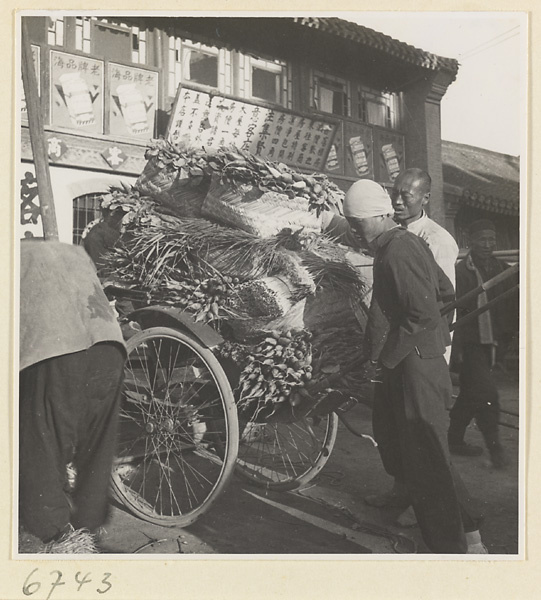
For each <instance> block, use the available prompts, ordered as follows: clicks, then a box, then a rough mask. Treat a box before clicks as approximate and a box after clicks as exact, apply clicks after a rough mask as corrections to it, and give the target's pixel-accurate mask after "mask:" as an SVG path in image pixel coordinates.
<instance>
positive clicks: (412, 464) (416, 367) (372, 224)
mask: <svg viewBox="0 0 541 600" xmlns="http://www.w3.org/2000/svg"><path fill="white" fill-rule="evenodd" d="M392 213H393V208H392V205H391V200H390V198H389V196H388V195H387V193H386V192H385V190H384V189H383V188H382V187H381V186H380V185H378V184H377V183H375V182H373V181H369V180H361V181H358V182H356V183H355V184H353V185H352V186H351V188H350V189H349V191H348V192H347V194H346V197H345V200H344V214H345V216H346V218H347V220H348V222H349V224H350V227H351V229H352V231H353V232H354V234H355V235H356V236H357V237H358V238H359V241H360V242H361V243H363V245H367V246H368V247H369V248H370V251H371V252H372V254H373V255H374V287H373V303H374V305H375V306H378V307H379V310H380V312H381V314H382V315H383V317H384V319H385V320H386V322H387V324H386V335H385V336H384V338H383V342H382V344H380V343H379V340H377V339H376V340H375V341H374V345H377V346H379V347H378V350H377V353H376V356H377V357H378V360H379V366H380V367H381V383H378V384H376V386H375V391H374V395H375V397H374V412H373V429H374V437H375V438H376V441H377V442H378V447H379V451H380V455H381V459H382V462H383V465H384V467H385V470H386V471H387V472H388V473H389V474H390V475H392V476H393V477H395V479H396V480H398V481H400V482H403V484H404V486H405V491H406V494H407V502H408V503H409V502H410V501H411V504H412V506H413V509H414V511H415V516H416V518H417V521H418V523H419V526H420V528H421V532H422V535H423V539H424V541H425V543H426V545H427V546H428V548H429V549H430V551H431V552H434V553H438V554H455V553H456V554H464V553H486V548H485V547H484V546H483V545H482V543H481V539H480V536H479V531H478V525H479V521H480V518H479V516H478V515H477V514H476V513H475V509H474V506H473V501H472V499H471V498H470V496H469V495H468V493H467V491H466V489H465V487H464V485H463V483H462V481H461V480H460V477H459V476H458V474H457V473H456V472H455V471H454V469H453V467H452V465H451V462H450V458H449V450H448V447H447V424H448V417H447V414H446V410H445V405H446V401H447V400H449V398H450V396H451V394H452V387H451V380H450V376H449V370H448V367H447V363H446V362H445V359H444V356H443V355H444V353H445V347H446V345H447V343H448V342H449V329H448V326H447V322H446V321H445V320H444V319H443V318H442V317H441V316H440V309H441V307H442V302H441V295H442V282H443V283H445V284H446V286H447V289H449V287H452V286H451V283H450V282H449V280H448V278H447V277H446V276H445V275H444V274H443V272H442V271H441V269H440V268H439V267H438V265H437V264H436V262H435V260H434V257H433V255H432V253H431V251H430V249H429V247H428V246H427V244H426V243H425V242H424V241H423V240H422V239H420V238H419V237H417V236H416V235H414V234H413V233H410V232H408V231H407V230H406V229H405V228H403V227H401V226H400V225H397V223H396V222H395V221H394V220H393V219H392V217H391V215H392ZM446 291H447V290H446ZM373 318H374V313H373V311H372V310H371V315H370V318H369V333H370V334H371V335H372V339H374V338H373V335H374V330H377V329H378V328H380V327H381V326H380V324H379V323H376V324H375V326H374V322H373ZM369 337H370V336H369ZM380 348H381V350H380ZM406 505H407V504H406Z"/></svg>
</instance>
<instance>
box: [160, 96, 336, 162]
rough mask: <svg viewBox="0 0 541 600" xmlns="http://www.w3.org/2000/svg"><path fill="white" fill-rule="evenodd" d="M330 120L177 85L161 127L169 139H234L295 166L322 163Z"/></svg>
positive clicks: (208, 143)
mask: <svg viewBox="0 0 541 600" xmlns="http://www.w3.org/2000/svg"><path fill="white" fill-rule="evenodd" d="M335 129H336V123H335V122H334V121H327V120H323V119H321V118H318V117H311V116H308V115H302V114H295V113H292V112H289V111H288V112H286V111H284V110H280V109H275V108H268V107H265V106H260V105H257V104H252V103H250V102H246V101H244V100H236V99H233V98H225V97H222V96H211V95H210V94H207V93H205V92H199V91H196V90H192V89H190V88H186V87H179V89H178V91H177V96H176V99H175V104H174V106H173V111H172V114H171V118H170V121H169V125H168V128H167V132H166V137H167V139H169V140H170V141H171V142H173V143H176V142H181V141H184V142H187V143H190V144H195V145H201V146H203V147H205V148H217V147H219V146H224V145H235V146H237V147H239V148H242V149H244V150H248V151H250V152H253V153H254V154H257V155H259V156H265V157H266V158H268V159H270V160H273V161H277V162H285V163H288V164H290V165H294V166H297V167H301V168H302V167H304V168H308V169H322V168H323V166H324V165H325V161H326V159H327V154H328V152H329V147H330V143H331V140H332V138H333V134H334V131H335Z"/></svg>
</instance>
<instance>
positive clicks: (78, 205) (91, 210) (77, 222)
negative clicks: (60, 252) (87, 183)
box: [73, 194, 103, 244]
mask: <svg viewBox="0 0 541 600" xmlns="http://www.w3.org/2000/svg"><path fill="white" fill-rule="evenodd" d="M102 198H103V194H84V195H83V196H79V197H78V198H75V199H74V200H73V243H74V244H80V243H81V239H82V234H83V231H84V230H85V228H86V227H87V225H88V224H89V223H92V221H95V220H96V219H99V218H101V209H100V206H101V201H102Z"/></svg>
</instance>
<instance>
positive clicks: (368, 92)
mask: <svg viewBox="0 0 541 600" xmlns="http://www.w3.org/2000/svg"><path fill="white" fill-rule="evenodd" d="M359 118H360V119H361V121H363V122H364V123H369V124H370V125H379V126H381V127H387V128H388V129H397V128H398V127H399V126H400V96H399V95H398V94H389V93H385V92H378V91H377V90H372V89H370V88H367V87H364V86H359Z"/></svg>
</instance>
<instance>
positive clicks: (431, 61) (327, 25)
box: [294, 17, 459, 76]
mask: <svg viewBox="0 0 541 600" xmlns="http://www.w3.org/2000/svg"><path fill="white" fill-rule="evenodd" d="M294 21H295V22H297V23H299V24H301V25H304V26H306V27H312V28H313V29H319V30H320V31H324V32H326V33H329V34H332V35H335V36H337V37H341V38H343V39H348V40H351V41H353V42H355V43H357V44H361V45H363V46H368V47H370V48H373V49H375V50H380V51H381V52H384V53H386V54H389V55H391V56H394V57H396V58H398V59H400V60H403V61H405V62H408V63H410V64H413V65H416V66H418V67H423V68H425V69H431V70H433V71H437V70H440V69H445V70H447V71H451V72H452V73H453V74H454V75H455V76H456V74H457V72H458V66H459V65H458V61H457V60H455V59H454V58H444V57H442V56H437V55H436V54H431V53H430V52H426V51H425V50H421V49H420V48H415V47H414V46H410V45H409V44H406V43H405V42H400V41H399V40H395V39H394V38H392V37H390V36H388V35H385V34H383V33H379V32H378V31H374V30H373V29H369V28H368V27H364V26H363V25H358V24H357V23H352V22H351V21H346V20H344V19H338V18H335V17H296V18H295V19H294Z"/></svg>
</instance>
